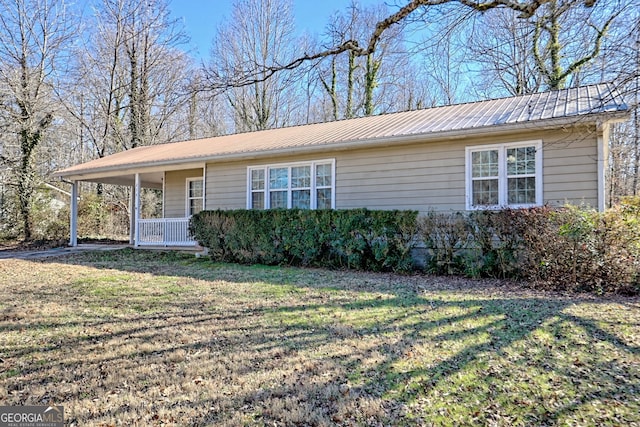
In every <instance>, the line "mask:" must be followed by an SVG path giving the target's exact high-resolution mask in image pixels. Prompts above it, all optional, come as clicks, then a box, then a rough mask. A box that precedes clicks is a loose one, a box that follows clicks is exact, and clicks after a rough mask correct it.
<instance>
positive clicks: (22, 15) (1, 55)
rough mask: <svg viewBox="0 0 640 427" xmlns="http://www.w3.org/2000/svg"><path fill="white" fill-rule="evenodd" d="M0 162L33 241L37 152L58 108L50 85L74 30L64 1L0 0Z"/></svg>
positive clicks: (24, 229) (26, 235)
mask: <svg viewBox="0 0 640 427" xmlns="http://www.w3.org/2000/svg"><path fill="white" fill-rule="evenodd" d="M0 16H1V18H0V93H1V94H2V102H1V103H0V108H1V109H2V113H0V120H2V125H0V126H2V128H4V129H5V131H6V132H7V133H6V134H4V135H3V138H2V143H3V145H4V147H3V149H2V151H1V154H0V160H1V161H2V163H4V164H5V165H7V166H8V167H9V168H10V169H11V170H12V171H13V172H14V173H15V185H16V189H17V194H18V198H19V211H20V218H21V222H22V234H23V237H24V239H25V240H27V241H28V240H31V238H32V224H31V202H32V197H33V192H34V190H35V188H36V184H37V176H36V173H35V170H34V165H33V160H34V159H33V156H34V153H35V150H36V148H37V147H38V145H39V144H41V143H42V142H43V141H44V140H45V139H46V138H47V132H48V131H49V130H50V127H51V125H52V123H53V121H54V118H55V115H56V110H57V106H56V103H55V101H54V96H53V90H52V86H53V84H54V80H55V78H56V72H60V71H61V70H63V69H64V63H65V58H64V54H65V52H66V45H67V43H68V42H69V40H70V37H71V35H72V26H71V20H70V17H69V15H68V14H67V11H66V8H65V4H64V2H63V0H0Z"/></svg>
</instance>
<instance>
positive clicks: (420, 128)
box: [56, 83, 629, 177]
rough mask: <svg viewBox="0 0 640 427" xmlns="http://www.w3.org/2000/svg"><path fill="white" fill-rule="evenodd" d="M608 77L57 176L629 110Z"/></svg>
mask: <svg viewBox="0 0 640 427" xmlns="http://www.w3.org/2000/svg"><path fill="white" fill-rule="evenodd" d="M628 111H629V108H628V106H627V105H626V103H625V102H624V100H623V99H622V96H621V95H620V93H619V92H618V91H617V90H616V87H615V86H614V85H613V84H612V83H603V84H597V85H589V86H582V87H578V88H572V89H564V90H557V91H550V92H542V93H536V94H531V95H523V96H514V97H509V98H501V99H493V100H488V101H479V102H471V103H465V104H457V105H449V106H444V107H436V108H428V109H422V110H413V111H406V112H401V113H392V114H383V115H378V116H369V117H362V118H356V119H349V120H339V121H333V122H327V123H316V124H310V125H301V126H292V127H286V128H279V129H270V130H264V131H257V132H247V133H239V134H233V135H225V136H217V137H212V138H204V139H197V140H190V141H181V142H173V143H166V144H159V145H151V146H145V147H138V148H134V149H132V150H128V151H123V152H120V153H116V154H113V155H111V156H107V157H103V158H101V159H96V160H92V161H89V162H86V163H83V164H79V165H76V166H72V167H69V168H67V169H63V170H60V171H58V172H56V175H57V176H60V177H74V176H75V177H80V176H82V175H83V174H87V173H98V172H101V171H117V170H125V169H131V168H133V167H149V166H153V165H176V164H181V163H192V162H197V161H203V162H204V161H215V160H224V159H230V158H240V157H242V156H252V157H258V156H266V155H270V154H274V153H278V152H288V153H294V152H304V151H307V150H313V149H315V150H322V149H331V148H337V147H340V148H346V149H348V148H349V147H356V146H360V147H362V146H366V145H374V144H376V143H381V142H385V141H396V142H402V141H404V140H406V141H415V140H416V138H424V140H425V141H427V140H430V139H435V138H442V137H447V136H452V135H459V134H460V135H471V134H474V133H479V132H500V131H509V130H512V129H513V130H516V129H518V128H521V127H523V126H531V125H540V126H551V125H553V124H554V123H556V124H557V125H561V124H565V125H566V124H573V123H580V122H585V123H591V122H594V121H596V120H601V121H605V120H604V118H603V116H605V117H606V116H611V115H613V116H618V115H619V114H626V113H628Z"/></svg>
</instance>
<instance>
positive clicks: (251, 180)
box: [247, 160, 335, 209]
mask: <svg viewBox="0 0 640 427" xmlns="http://www.w3.org/2000/svg"><path fill="white" fill-rule="evenodd" d="M334 175H335V161H334V160H322V161H314V162H301V163H291V164H279V165H265V166H251V167H249V169H248V174H247V179H248V184H247V187H248V190H247V209H291V208H299V209H332V208H333V207H334V194H335V187H334Z"/></svg>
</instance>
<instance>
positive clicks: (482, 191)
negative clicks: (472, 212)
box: [466, 141, 542, 209]
mask: <svg viewBox="0 0 640 427" xmlns="http://www.w3.org/2000/svg"><path fill="white" fill-rule="evenodd" d="M466 154H467V155H466V176H467V180H466V181H467V184H466V188H467V209H496V208H501V207H513V208H521V207H530V206H536V205H541V204H542V142H541V141H528V142H519V143H513V144H496V145H485V146H477V147H467V153H466Z"/></svg>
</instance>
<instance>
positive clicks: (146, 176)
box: [82, 172, 164, 190]
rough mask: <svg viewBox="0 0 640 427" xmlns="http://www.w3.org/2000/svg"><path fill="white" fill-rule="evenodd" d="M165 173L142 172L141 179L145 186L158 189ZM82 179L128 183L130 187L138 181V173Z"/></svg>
mask: <svg viewBox="0 0 640 427" xmlns="http://www.w3.org/2000/svg"><path fill="white" fill-rule="evenodd" d="M163 177H164V174H163V173H162V172H148V173H141V174H140V180H141V185H142V187H143V188H155V189H158V190H162V179H163ZM82 181H86V182H99V183H102V184H114V185H126V186H129V187H133V186H134V185H135V182H136V175H135V174H133V173H131V174H124V175H114V176H106V177H105V176H103V177H95V178H86V179H82Z"/></svg>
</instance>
